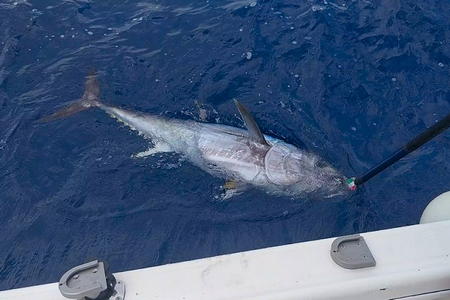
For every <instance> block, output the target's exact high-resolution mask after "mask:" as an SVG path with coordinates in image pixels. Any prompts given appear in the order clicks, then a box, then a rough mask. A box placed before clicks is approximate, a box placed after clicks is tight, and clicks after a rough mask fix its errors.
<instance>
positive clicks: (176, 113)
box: [0, 0, 450, 290]
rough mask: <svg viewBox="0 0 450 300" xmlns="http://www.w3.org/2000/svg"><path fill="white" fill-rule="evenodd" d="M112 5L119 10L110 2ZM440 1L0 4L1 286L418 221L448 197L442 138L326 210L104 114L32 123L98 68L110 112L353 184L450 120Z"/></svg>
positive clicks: (446, 24) (448, 153) (447, 157)
mask: <svg viewBox="0 0 450 300" xmlns="http://www.w3.org/2000/svg"><path fill="white" fill-rule="evenodd" d="M119 2H120V3H119ZM449 15H450V2H449V1H440V0H435V1H415V0H405V1H392V0H386V1H371V0H362V1H342V0H335V1H333V2H332V1H318V0H317V1H316V0H308V1H297V0H296V1H293V0H292V1H291V0H282V1H252V0H248V1H247V0H238V1H226V0H216V1H213V0H210V1H208V0H207V1H191V2H188V1H182V0H173V1H170V0H169V1H154V2H150V1H141V2H138V1H72V0H70V1H69V0H65V1H61V0H45V1H44V0H42V1H41V0H40V1H37V0H35V1H32V0H17V1H12V0H2V1H1V2H0V25H1V26H0V43H1V45H0V49H1V51H0V109H1V110H0V290H1V289H9V288H14V287H21V286H26V285H32V284H39V283H46V282H52V281H56V280H58V279H59V277H60V276H61V274H62V273H63V272H64V271H65V270H67V269H68V268H70V267H73V266H75V265H78V264H80V263H83V262H86V261H89V260H92V259H95V258H99V259H104V260H106V261H108V262H109V264H110V266H111V268H112V270H113V271H122V270H128V269H133V268H141V267H148V266H155V265H161V264H166V263H172V262H178V261H184V260H190V259H195V258H200V257H207V256H212V255H218V254H224V253H231V252H236V251H242V250H250V249H257V248H262V247H269V246H275V245H282V244H287V243H295V242H302V241H308V240H313V239H320V238H326V237H331V236H336V235H344V234H350V233H355V232H363V231H370V230H378V229H384V228H390V227H396V226H403V225H409V224H415V223H417V222H418V220H419V218H420V215H421V212H422V210H423V208H424V207H425V206H426V204H427V203H428V201H430V200H431V199H432V198H433V197H435V196H437V195H438V194H440V193H442V192H445V191H447V190H449V189H450V179H449V171H450V169H449V168H450V150H449V149H450V133H449V132H447V133H445V134H443V135H442V136H440V137H439V138H437V139H435V140H434V141H432V142H430V143H429V144H427V145H426V146H424V147H423V148H421V149H419V150H418V151H416V152H415V153H414V154H413V155H410V156H409V157H407V158H406V159H404V160H402V161H401V162H399V163H397V164H396V165H395V167H393V168H390V169H388V170H387V171H386V172H384V173H383V174H381V175H379V176H377V177H375V178H374V179H373V180H371V181H369V182H368V183H367V184H366V185H365V186H364V187H363V188H362V189H360V190H358V191H357V192H355V193H353V194H351V195H350V196H346V197H341V198H335V199H332V200H312V199H307V198H305V199H291V198H283V197H274V196H269V195H267V194H265V193H264V192H261V191H257V190H252V191H249V192H246V193H244V194H242V195H240V196H238V197H234V198H232V199H231V200H229V201H218V200H216V199H215V198H214V195H217V189H218V187H219V186H220V185H221V184H223V182H222V180H220V179H217V178H214V177H211V176H210V175H208V174H206V173H204V172H202V171H201V170H199V169H198V168H196V167H193V166H192V165H191V164H190V163H189V162H186V161H184V160H182V159H180V158H179V157H177V156H176V155H170V154H164V155H157V156H154V157H150V158H146V159H133V158H131V155H132V154H134V153H136V152H140V151H144V150H146V147H147V142H146V141H144V140H143V139H142V138H141V137H140V136H138V135H136V134H135V133H133V132H130V131H129V130H128V129H127V128H125V127H123V126H121V125H120V124H118V123H117V122H116V121H114V120H112V119H111V118H109V117H108V116H107V115H105V114H104V113H103V112H101V111H99V110H91V111H87V112H83V113H80V114H78V115H76V116H73V117H71V118H68V119H65V120H61V121H57V122H53V123H46V124H40V123H37V122H36V120H38V119H39V118H40V117H42V116H44V115H47V114H49V113H52V112H54V111H55V110H56V109H57V107H60V106H62V105H64V104H67V103H68V102H69V101H71V100H74V99H77V98H78V97H79V96H80V95H81V93H82V90H83V78H84V76H85V75H86V73H87V71H88V70H89V69H90V68H92V67H95V68H96V69H97V70H98V71H99V74H100V76H99V78H100V81H101V83H102V95H103V98H104V99H106V102H108V103H110V104H113V105H117V106H121V107H124V108H128V109H135V110H140V111H143V112H146V113H153V114H163V115H166V116H170V117H176V118H183V119H196V120H198V119H199V113H198V111H199V107H200V108H201V109H202V110H204V111H203V112H205V111H206V118H207V120H208V121H210V122H219V123H224V124H228V125H233V126H238V127H241V126H242V121H241V120H240V119H239V117H238V115H237V114H236V109H235V108H234V106H233V102H232V99H233V98H234V97H236V98H239V99H240V100H241V101H242V102H243V103H245V104H246V105H247V106H248V107H249V109H250V110H251V111H253V113H254V114H255V117H256V119H258V121H259V124H260V126H261V128H262V130H263V131H264V132H265V133H268V134H271V135H274V136H276V137H279V138H283V139H284V140H286V141H288V142H290V143H292V144H294V145H297V146H301V147H303V148H306V149H309V150H311V151H314V152H316V153H318V154H320V155H322V156H323V157H325V158H326V159H327V160H328V161H329V162H330V163H332V164H333V165H334V166H335V167H336V168H338V169H339V170H341V171H342V172H344V174H346V175H348V176H352V175H355V174H361V173H363V172H364V171H366V170H367V169H368V168H369V167H371V166H373V165H374V164H376V163H377V162H378V161H380V160H381V159H383V158H384V157H386V156H388V155H389V154H391V153H392V152H393V151H394V150H396V148H397V147H399V146H401V145H402V144H403V143H405V142H407V141H408V139H410V138H412V137H413V136H414V135H416V134H418V133H420V132H421V131H422V130H424V129H425V128H426V127H428V126H431V125H432V124H434V122H436V121H437V120H438V119H440V118H442V117H443V116H445V115H446V114H447V113H449V111H450V88H449V78H450V76H449V75H450V74H449V73H450V72H449V66H450V44H449V42H450V41H449V29H450V18H449Z"/></svg>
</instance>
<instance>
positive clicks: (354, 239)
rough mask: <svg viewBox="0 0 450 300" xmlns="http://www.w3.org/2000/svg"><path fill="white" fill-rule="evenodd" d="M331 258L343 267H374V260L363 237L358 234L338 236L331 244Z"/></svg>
mask: <svg viewBox="0 0 450 300" xmlns="http://www.w3.org/2000/svg"><path fill="white" fill-rule="evenodd" d="M330 255H331V258H332V259H333V261H334V262H335V263H336V264H338V265H339V266H341V267H343V268H345V269H362V268H368V267H374V266H375V265H376V261H375V259H374V258H373V255H372V253H371V252H370V249H369V247H368V246H367V244H366V242H365V240H364V238H363V237H362V236H360V235H359V234H354V235H347V236H343V237H339V238H337V239H335V240H334V241H333V243H332V244H331V251H330Z"/></svg>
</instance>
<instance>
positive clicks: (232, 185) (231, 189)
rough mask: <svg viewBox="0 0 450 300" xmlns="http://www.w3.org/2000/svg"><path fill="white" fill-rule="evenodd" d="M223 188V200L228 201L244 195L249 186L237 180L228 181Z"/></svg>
mask: <svg viewBox="0 0 450 300" xmlns="http://www.w3.org/2000/svg"><path fill="white" fill-rule="evenodd" d="M222 188H223V193H222V195H221V198H222V200H227V199H230V198H231V197H233V196H237V195H240V194H242V193H243V192H244V191H245V190H246V189H247V184H245V183H243V182H240V181H236V180H228V181H226V182H225V183H224V185H223V186H222Z"/></svg>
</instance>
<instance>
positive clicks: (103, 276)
mask: <svg viewBox="0 0 450 300" xmlns="http://www.w3.org/2000/svg"><path fill="white" fill-rule="evenodd" d="M59 291H60V292H61V294H62V295H63V296H64V297H66V298H68V299H77V300H125V285H124V283H123V282H122V281H120V280H119V281H116V278H115V277H114V275H113V274H112V273H109V272H108V271H107V268H106V267H105V263H103V262H99V261H98V260H94V261H91V262H88V263H85V264H82V265H79V266H76V267H74V268H72V269H70V270H69V271H67V272H66V273H64V275H63V276H62V277H61V279H60V280H59Z"/></svg>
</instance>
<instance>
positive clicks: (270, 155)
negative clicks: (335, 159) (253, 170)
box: [264, 143, 346, 195]
mask: <svg viewBox="0 0 450 300" xmlns="http://www.w3.org/2000/svg"><path fill="white" fill-rule="evenodd" d="M264 162H265V170H266V175H267V178H268V179H269V182H271V183H273V184H275V185H276V186H279V187H280V189H285V190H286V191H287V192H288V193H290V194H306V193H313V192H314V193H316V192H317V193H318V192H321V193H325V194H327V195H332V194H333V195H334V194H340V193H341V192H344V191H345V190H346V189H345V187H346V185H345V177H344V176H343V175H342V174H341V173H340V172H339V171H338V170H336V169H335V168H333V167H332V166H331V165H330V164H329V163H327V162H326V161H325V160H323V159H322V158H320V157H319V156H317V155H316V154H314V153H310V152H307V151H303V150H301V149H299V148H297V147H294V146H292V145H289V144H285V143H279V144H275V145H272V147H271V148H270V149H269V151H268V152H267V154H266V156H265V161H264Z"/></svg>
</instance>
